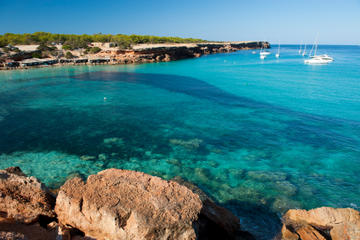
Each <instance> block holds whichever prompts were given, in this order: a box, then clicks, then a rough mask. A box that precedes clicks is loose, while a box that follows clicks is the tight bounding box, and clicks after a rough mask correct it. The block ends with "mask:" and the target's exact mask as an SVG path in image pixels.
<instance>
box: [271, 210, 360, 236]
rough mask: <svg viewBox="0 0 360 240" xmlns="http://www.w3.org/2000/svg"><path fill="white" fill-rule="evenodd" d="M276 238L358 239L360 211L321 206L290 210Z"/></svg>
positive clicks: (359, 234)
mask: <svg viewBox="0 0 360 240" xmlns="http://www.w3.org/2000/svg"><path fill="white" fill-rule="evenodd" d="M276 239H281V240H300V239H302V240H312V239H314V240H329V239H331V240H344V239H346V240H358V239H360V212H359V211H356V210H354V209H351V208H337V209H336V208H331V207H321V208H316V209H312V210H309V211H306V210H289V211H288V212H287V213H286V214H285V215H284V216H283V227H282V230H281V233H280V234H279V235H278V236H277V238H276Z"/></svg>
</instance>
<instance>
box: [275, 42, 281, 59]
mask: <svg viewBox="0 0 360 240" xmlns="http://www.w3.org/2000/svg"><path fill="white" fill-rule="evenodd" d="M275 57H276V58H279V57H280V43H279V47H278V51H277V53H276V54H275Z"/></svg>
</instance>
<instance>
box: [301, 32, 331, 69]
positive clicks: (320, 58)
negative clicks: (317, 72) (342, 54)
mask: <svg viewBox="0 0 360 240" xmlns="http://www.w3.org/2000/svg"><path fill="white" fill-rule="evenodd" d="M314 48H315V51H314V55H312V56H311V54H312V50H313V49H314ZM317 48H318V42H317V37H316V40H315V43H314V45H313V47H312V48H311V51H310V54H309V58H308V59H305V60H304V63H306V64H326V63H330V62H333V61H334V59H333V58H332V57H330V56H328V55H327V54H323V55H316V54H317Z"/></svg>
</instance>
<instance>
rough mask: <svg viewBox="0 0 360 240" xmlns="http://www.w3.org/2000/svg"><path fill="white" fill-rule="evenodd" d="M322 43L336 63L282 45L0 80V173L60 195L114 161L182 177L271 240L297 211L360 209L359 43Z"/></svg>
mask: <svg viewBox="0 0 360 240" xmlns="http://www.w3.org/2000/svg"><path fill="white" fill-rule="evenodd" d="M319 49H320V52H323V53H328V54H329V55H331V56H333V57H334V58H335V62H333V63H331V64H329V65H322V66H311V65H305V64H303V58H302V57H300V56H299V55H298V54H297V47H296V46H284V47H282V52H281V54H282V55H281V58H280V59H275V57H274V56H273V55H274V54H273V55H272V56H270V57H268V58H267V59H265V60H264V61H261V60H260V59H259V56H258V54H256V55H255V54H252V51H239V52H236V53H230V54H215V55H209V56H203V57H201V58H197V59H189V60H182V61H176V62H169V63H154V64H143V65H126V66H107V65H106V66H79V67H54V68H44V69H30V70H16V71H3V72H0V168H5V167H9V166H14V165H17V166H20V167H21V168H22V169H23V170H24V172H26V173H27V174H30V175H34V176H36V177H38V178H39V179H40V180H42V181H43V182H44V183H46V184H47V185H48V186H50V187H52V188H57V187H59V186H60V185H61V184H63V183H64V181H66V179H67V178H69V177H71V176H80V177H83V178H85V177H87V176H88V175H89V174H94V173H96V172H98V171H100V170H102V169H106V168H111V167H115V168H125V169H131V170H139V171H144V172H147V173H150V174H153V175H157V176H161V177H163V178H166V179H171V178H172V177H174V176H181V177H183V178H184V179H187V180H189V181H192V182H194V183H196V184H197V185H199V186H200V187H201V188H202V189H203V190H204V191H206V192H207V193H208V194H209V195H210V196H211V197H212V198H213V199H214V200H215V201H217V202H218V203H220V204H222V205H224V206H226V207H228V208H230V209H231V210H232V211H233V212H234V213H235V214H237V215H238V216H240V217H241V219H242V224H243V227H244V228H245V229H247V230H249V231H251V232H253V233H254V234H255V235H256V236H258V237H259V238H264V239H268V238H269V239H270V238H271V237H272V236H273V234H274V233H275V232H276V231H277V230H278V228H279V224H280V222H279V218H278V216H280V214H282V213H283V212H284V211H286V210H287V209H289V208H314V207H319V206H324V205H326V206H333V207H353V208H357V209H358V208H359V206H360V187H359V182H360V175H359V171H360V47H358V46H320V48H319ZM272 51H273V52H275V51H276V49H273V50H272ZM104 98H106V99H104ZM264 236H265V237H264Z"/></svg>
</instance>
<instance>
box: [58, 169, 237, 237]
mask: <svg viewBox="0 0 360 240" xmlns="http://www.w3.org/2000/svg"><path fill="white" fill-rule="evenodd" d="M201 198H202V197H200V196H199V194H197V193H196V192H194V191H192V190H190V189H189V188H187V187H185V186H183V185H181V184H179V183H177V182H174V181H165V180H163V179H161V178H158V177H154V176H150V175H148V174H145V173H141V172H135V171H128V170H119V169H108V170H105V171H102V172H99V173H98V174H96V175H91V176H89V178H88V179H87V182H86V183H84V182H83V181H82V180H81V179H80V178H73V179H71V180H68V181H67V182H66V183H65V184H64V185H63V186H62V187H61V189H60V192H59V195H58V197H57V200H56V206H55V211H56V213H57V215H58V220H59V223H60V225H62V226H67V227H69V226H71V227H73V228H76V229H78V230H80V231H82V232H84V234H85V235H86V236H89V237H92V238H96V239H204V238H208V237H209V238H210V239H211V238H213V239H215V238H217V239H220V238H219V236H220V235H221V239H232V238H235V234H236V231H238V230H239V220H238V219H237V218H236V217H235V216H233V215H231V214H230V213H229V212H228V211H227V210H225V209H223V208H220V207H217V206H216V205H215V204H214V205H215V206H214V205H212V204H210V206H211V208H208V209H204V208H205V207H206V206H205V204H204V202H203V201H202V200H201ZM207 205H209V204H207ZM222 217H223V218H222ZM221 220H222V221H221ZM206 229H207V230H209V229H210V230H212V232H213V233H214V234H215V235H216V234H217V236H215V235H209V234H207V233H206V232H205V231H206Z"/></svg>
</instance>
